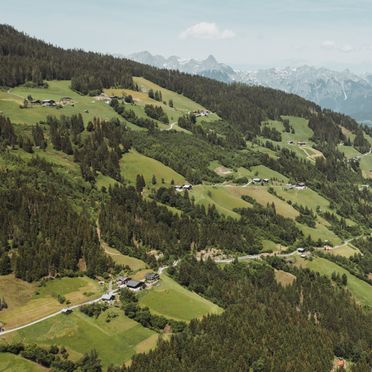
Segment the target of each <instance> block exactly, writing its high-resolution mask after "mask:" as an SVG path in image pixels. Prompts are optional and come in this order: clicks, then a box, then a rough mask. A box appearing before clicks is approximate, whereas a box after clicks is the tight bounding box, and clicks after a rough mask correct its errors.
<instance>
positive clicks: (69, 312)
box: [61, 307, 72, 315]
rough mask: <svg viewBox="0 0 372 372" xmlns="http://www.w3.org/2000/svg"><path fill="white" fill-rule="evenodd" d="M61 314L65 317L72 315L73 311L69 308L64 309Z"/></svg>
mask: <svg viewBox="0 0 372 372" xmlns="http://www.w3.org/2000/svg"><path fill="white" fill-rule="evenodd" d="M61 313H62V314H65V315H68V314H71V313H72V309H70V308H69V307H65V308H64V309H62V310H61Z"/></svg>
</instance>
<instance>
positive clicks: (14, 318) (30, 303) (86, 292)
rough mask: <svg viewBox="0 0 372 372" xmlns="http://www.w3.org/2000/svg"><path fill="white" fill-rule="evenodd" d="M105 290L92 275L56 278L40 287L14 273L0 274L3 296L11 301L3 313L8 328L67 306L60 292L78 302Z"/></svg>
mask: <svg viewBox="0 0 372 372" xmlns="http://www.w3.org/2000/svg"><path fill="white" fill-rule="evenodd" d="M101 291H102V289H101V288H100V287H99V284H98V282H97V281H95V280H93V279H90V278H88V277H77V278H61V279H54V280H49V281H47V282H46V284H45V286H41V287H38V286H37V284H36V283H26V282H24V281H23V280H20V279H16V278H15V277H14V276H13V275H7V276H0V296H1V297H4V298H5V300H6V301H7V303H8V308H7V309H4V310H2V311H1V313H0V322H2V323H4V324H5V326H6V328H13V327H15V326H19V325H23V324H26V323H28V322H31V321H33V320H36V319H40V318H42V317H44V316H46V315H49V314H52V313H54V312H56V311H58V310H60V309H62V308H63V307H65V306H66V304H60V303H59V301H58V300H57V296H58V295H63V296H64V297H65V298H66V301H70V302H71V304H72V305H74V304H79V303H82V302H85V301H88V300H90V299H94V298H97V297H98V296H99V295H100V294H101Z"/></svg>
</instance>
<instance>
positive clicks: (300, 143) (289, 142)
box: [288, 140, 306, 146]
mask: <svg viewBox="0 0 372 372" xmlns="http://www.w3.org/2000/svg"><path fill="white" fill-rule="evenodd" d="M294 144H295V141H292V140H289V141H288V145H294ZM297 145H298V146H305V145H306V142H305V141H297Z"/></svg>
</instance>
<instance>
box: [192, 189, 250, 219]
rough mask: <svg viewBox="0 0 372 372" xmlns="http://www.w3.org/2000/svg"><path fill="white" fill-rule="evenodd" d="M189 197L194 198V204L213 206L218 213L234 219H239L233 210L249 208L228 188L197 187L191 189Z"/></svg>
mask: <svg viewBox="0 0 372 372" xmlns="http://www.w3.org/2000/svg"><path fill="white" fill-rule="evenodd" d="M190 196H193V197H194V198H195V201H196V203H199V204H202V205H204V206H205V207H208V205H215V207H216V209H217V210H218V211H219V212H220V213H222V214H224V215H225V216H230V217H234V218H239V217H240V215H239V214H238V213H236V212H234V209H235V208H249V207H251V204H250V203H248V202H246V201H244V200H243V199H241V198H240V197H239V196H238V195H235V194H234V193H232V192H230V187H224V186H207V185H197V186H194V187H193V189H192V191H191V192H190Z"/></svg>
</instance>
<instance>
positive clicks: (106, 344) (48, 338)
mask: <svg viewBox="0 0 372 372" xmlns="http://www.w3.org/2000/svg"><path fill="white" fill-rule="evenodd" d="M108 314H115V315H116V317H115V318H113V319H112V320H111V321H110V322H106V319H107V315H108ZM6 339H7V340H8V341H10V340H11V341H22V342H24V343H28V344H32V343H37V344H38V345H40V346H50V345H60V346H65V347H66V349H67V350H68V352H69V353H70V357H71V359H72V360H78V359H80V358H81V357H82V356H83V354H84V353H86V352H88V351H90V350H92V348H93V347H94V348H95V349H96V350H98V351H99V356H100V359H101V360H102V364H103V367H106V368H107V366H108V365H109V364H111V363H113V364H115V365H121V364H123V363H124V362H126V361H128V360H129V359H130V358H131V357H132V356H133V355H134V354H135V353H136V352H137V351H136V347H137V345H140V346H139V347H140V348H141V349H142V350H143V351H148V350H149V349H151V348H153V347H154V346H155V345H156V342H157V335H156V333H155V332H153V331H151V330H149V329H148V328H144V327H142V326H141V325H140V324H139V323H137V322H135V321H134V320H131V319H129V318H127V317H125V316H124V315H123V312H122V311H121V310H120V309H118V308H111V309H109V310H107V311H106V312H104V313H102V314H101V315H100V316H99V317H98V318H97V319H95V318H94V317H93V318H90V317H88V316H86V315H84V314H83V313H81V312H80V311H79V310H78V309H76V310H74V312H73V313H72V314H70V315H63V314H61V315H58V316H56V317H54V318H51V319H48V320H46V321H44V322H41V323H38V324H36V325H33V326H31V327H29V328H25V329H23V330H20V331H18V332H16V333H15V334H12V335H11V336H10V335H9V336H7V337H6ZM146 341H147V342H146Z"/></svg>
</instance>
